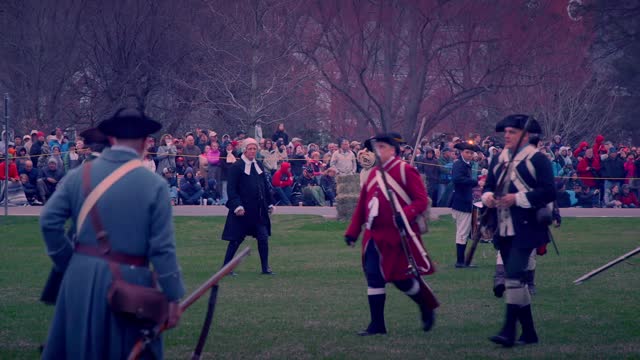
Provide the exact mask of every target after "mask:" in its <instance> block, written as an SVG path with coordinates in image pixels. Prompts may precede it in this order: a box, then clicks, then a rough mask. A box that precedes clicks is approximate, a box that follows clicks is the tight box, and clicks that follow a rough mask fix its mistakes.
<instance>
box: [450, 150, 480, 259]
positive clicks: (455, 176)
mask: <svg viewBox="0 0 640 360" xmlns="http://www.w3.org/2000/svg"><path fill="white" fill-rule="evenodd" d="M455 148H456V149H458V150H459V151H460V159H458V160H456V161H455V162H454V163H453V167H452V168H451V178H452V181H453V189H454V190H453V194H452V196H451V214H452V215H453V219H454V220H455V221H456V265H455V266H456V268H465V267H467V266H466V265H465V263H464V253H465V249H466V248H467V238H468V237H469V234H470V233H471V211H472V208H473V188H474V187H476V186H478V181H477V180H474V179H473V177H472V174H471V161H472V160H473V154H474V149H475V147H474V146H473V145H470V144H467V143H458V144H456V145H455Z"/></svg>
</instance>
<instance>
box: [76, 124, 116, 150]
mask: <svg viewBox="0 0 640 360" xmlns="http://www.w3.org/2000/svg"><path fill="white" fill-rule="evenodd" d="M80 137H81V138H83V139H84V143H85V145H87V146H90V145H105V146H109V139H108V138H107V137H106V136H105V135H104V134H103V133H102V132H101V131H100V130H98V128H90V129H87V130H85V131H83V132H81V133H80Z"/></svg>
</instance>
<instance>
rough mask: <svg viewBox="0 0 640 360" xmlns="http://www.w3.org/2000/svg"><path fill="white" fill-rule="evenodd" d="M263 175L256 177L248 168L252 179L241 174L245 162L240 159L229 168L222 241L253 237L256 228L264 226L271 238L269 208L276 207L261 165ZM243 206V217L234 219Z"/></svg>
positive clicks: (254, 171)
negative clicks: (236, 212) (226, 209)
mask: <svg viewBox="0 0 640 360" xmlns="http://www.w3.org/2000/svg"><path fill="white" fill-rule="evenodd" d="M258 166H260V169H261V170H262V174H258V172H257V171H256V169H255V167H254V165H251V175H247V174H245V172H244V168H245V162H244V160H243V159H242V158H241V159H239V160H238V161H236V162H235V163H234V164H233V165H231V167H229V172H228V177H227V180H228V182H229V185H228V186H227V194H228V196H229V200H228V201H227V204H226V206H227V208H229V214H228V215H227V222H226V223H225V225H224V231H223V232H222V240H227V241H236V240H241V239H244V237H245V236H253V237H256V234H257V225H265V226H266V227H267V230H268V233H269V235H271V220H270V219H269V206H270V205H273V204H275V201H274V199H273V195H272V194H271V192H270V191H269V184H268V181H269V180H268V179H267V176H266V173H265V170H264V168H263V167H262V165H260V164H258ZM239 206H242V207H243V208H244V211H245V215H244V216H237V215H236V214H235V210H236V209H237V208H238V207H239Z"/></svg>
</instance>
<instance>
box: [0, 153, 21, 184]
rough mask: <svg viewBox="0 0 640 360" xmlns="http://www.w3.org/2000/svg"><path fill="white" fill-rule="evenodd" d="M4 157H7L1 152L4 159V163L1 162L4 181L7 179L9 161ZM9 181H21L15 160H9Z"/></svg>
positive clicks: (0, 155)
mask: <svg viewBox="0 0 640 360" xmlns="http://www.w3.org/2000/svg"><path fill="white" fill-rule="evenodd" d="M4 158H5V156H4V154H0V161H2V163H0V180H2V181H4V180H5V179H6V178H5V172H6V171H7V169H6V166H7V165H6V164H7V162H6V161H4ZM9 181H13V182H18V181H20V175H19V174H18V167H17V166H16V164H15V162H13V161H10V162H9Z"/></svg>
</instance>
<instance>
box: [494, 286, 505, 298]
mask: <svg viewBox="0 0 640 360" xmlns="http://www.w3.org/2000/svg"><path fill="white" fill-rule="evenodd" d="M505 290H506V288H505V286H504V284H500V285H496V286H495V287H494V288H493V295H495V297H497V298H501V297H502V295H504V291H505Z"/></svg>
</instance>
